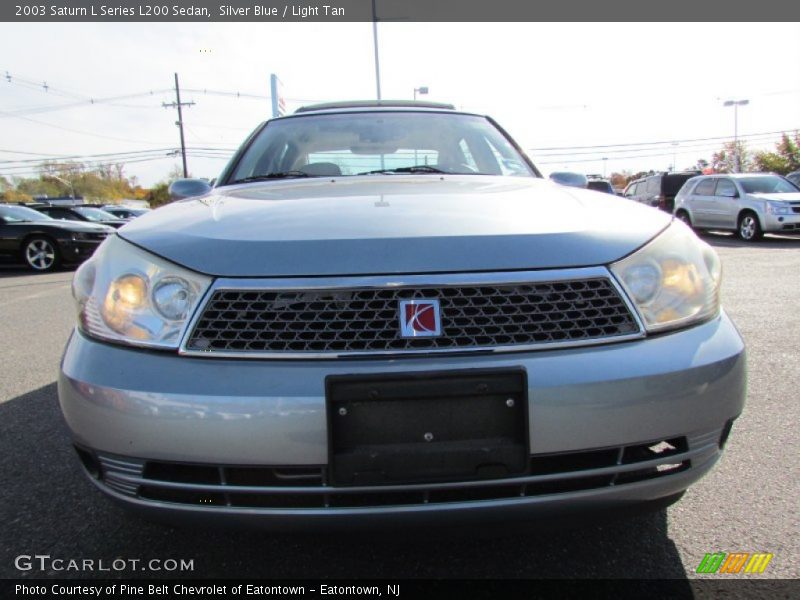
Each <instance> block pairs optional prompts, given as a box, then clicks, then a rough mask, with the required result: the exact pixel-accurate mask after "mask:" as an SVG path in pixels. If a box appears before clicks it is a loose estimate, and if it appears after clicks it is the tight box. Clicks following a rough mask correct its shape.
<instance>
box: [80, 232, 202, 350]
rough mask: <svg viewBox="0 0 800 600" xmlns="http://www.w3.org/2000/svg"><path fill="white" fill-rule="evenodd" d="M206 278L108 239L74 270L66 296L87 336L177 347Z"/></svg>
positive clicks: (130, 246)
mask: <svg viewBox="0 0 800 600" xmlns="http://www.w3.org/2000/svg"><path fill="white" fill-rule="evenodd" d="M210 283H211V278H210V277H206V276H205V275H200V274H198V273H195V272H193V271H189V270H188V269H184V268H182V267H179V266H177V265H174V264H172V263H170V262H168V261H166V260H164V259H161V258H159V257H157V256H154V255H152V254H150V253H148V252H146V251H144V250H141V249H140V248H137V247H136V246H133V245H132V244H129V243H128V242H126V241H124V240H123V239H121V238H120V237H118V236H116V235H115V236H111V237H109V238H108V239H107V240H106V241H105V242H103V244H102V245H101V246H100V248H98V250H97V251H96V252H95V254H94V256H93V257H92V258H91V259H90V260H88V261H87V262H85V263H83V264H82V265H81V266H80V268H79V269H78V270H77V271H76V272H75V277H74V278H73V281H72V294H73V296H74V297H75V301H76V302H77V304H78V310H79V314H80V317H79V318H80V327H81V329H82V330H83V331H84V332H85V333H87V334H88V335H90V336H93V337H97V338H101V339H104V340H111V341H116V342H123V343H127V344H134V345H138V346H148V347H156V348H177V347H178V344H179V343H180V339H181V336H182V335H183V332H184V329H185V327H186V324H187V322H188V320H189V318H190V317H191V315H192V313H193V312H194V309H195V308H196V307H197V304H198V302H199V301H200V299H201V298H202V296H203V294H204V293H205V291H206V290H207V289H208V286H209V285H210Z"/></svg>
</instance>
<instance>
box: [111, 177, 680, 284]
mask: <svg viewBox="0 0 800 600" xmlns="http://www.w3.org/2000/svg"><path fill="white" fill-rule="evenodd" d="M670 219H671V217H670V216H669V215H667V214H666V213H663V212H661V211H658V210H655V209H652V208H648V207H645V206H641V205H639V204H636V203H632V202H630V201H628V200H625V199H622V198H618V197H616V196H610V195H608V194H603V193H599V192H592V191H588V190H579V189H574V188H564V187H562V186H559V185H556V184H554V183H552V182H549V181H547V180H542V179H533V178H530V179H529V178H521V177H520V178H518V177H490V176H477V175H471V176H439V175H435V176H432V175H427V176H394V175H376V176H375V175H374V176H363V177H347V178H333V179H329V178H324V179H322V178H318V179H308V180H297V179H294V180H289V181H286V180H282V181H271V182H265V183H255V184H253V183H251V184H246V185H240V186H225V187H221V188H217V189H215V190H214V191H212V193H210V194H208V195H206V196H203V197H201V198H196V199H190V200H184V201H180V202H175V203H173V204H170V205H168V206H165V207H163V208H160V209H158V210H157V211H153V212H151V213H148V214H146V215H143V216H141V217H139V218H138V219H136V220H134V221H132V222H131V223H129V224H127V225H126V226H125V227H124V228H123V229H122V230H120V231H119V232H118V233H119V235H120V236H121V237H123V238H125V239H127V240H128V241H130V242H133V243H134V244H136V245H138V246H141V247H143V248H145V249H147V250H149V251H151V252H153V253H155V254H158V255H160V256H162V257H164V258H166V259H168V260H171V261H173V262H175V263H178V264H180V265H183V266H185V267H188V268H190V269H193V270H195V271H199V272H202V273H207V274H209V275H216V276H224V277H235V276H240V277H267V276H286V277H293V276H317V275H320V276H324V275H368V274H389V273H405V274H411V273H434V272H466V271H503V270H523V269H544V268H556V267H580V266H590V265H599V264H607V263H610V262H613V261H615V260H617V259H619V258H622V257H624V256H626V255H627V254H629V253H631V252H632V251H634V250H636V249H637V248H639V247H640V246H642V245H643V244H645V243H646V242H647V241H649V240H650V239H652V238H653V237H654V236H655V235H657V234H658V233H659V232H660V231H661V230H663V229H664V228H665V227H666V226H667V225H668V224H669V222H670Z"/></svg>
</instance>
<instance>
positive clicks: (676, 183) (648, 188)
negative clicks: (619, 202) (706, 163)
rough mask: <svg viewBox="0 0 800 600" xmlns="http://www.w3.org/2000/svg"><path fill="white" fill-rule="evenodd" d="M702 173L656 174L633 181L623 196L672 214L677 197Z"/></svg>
mask: <svg viewBox="0 0 800 600" xmlns="http://www.w3.org/2000/svg"><path fill="white" fill-rule="evenodd" d="M700 174H701V173H700V171H681V172H679V173H655V174H654V175H648V176H647V177H643V178H641V179H637V180H635V181H631V182H630V183H629V184H628V187H626V188H625V192H624V193H623V195H624V196H625V197H626V198H628V199H630V200H636V202H641V203H642V204H646V205H647V206H655V207H657V208H660V209H661V210H663V211H665V212H668V213H672V210H673V208H674V207H675V196H676V195H677V193H678V190H680V189H681V187H683V184H684V183H686V182H687V181H688V180H689V179H691V178H692V177H696V176H697V175H700Z"/></svg>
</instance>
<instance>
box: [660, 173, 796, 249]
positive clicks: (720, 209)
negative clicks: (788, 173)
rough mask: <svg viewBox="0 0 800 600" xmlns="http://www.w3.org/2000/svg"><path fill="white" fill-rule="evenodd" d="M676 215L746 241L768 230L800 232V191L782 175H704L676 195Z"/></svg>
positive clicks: (698, 226)
mask: <svg viewBox="0 0 800 600" xmlns="http://www.w3.org/2000/svg"><path fill="white" fill-rule="evenodd" d="M675 216H676V217H678V218H679V219H680V220H681V221H683V222H684V223H686V224H687V225H691V226H692V227H696V228H698V229H722V230H731V231H735V232H736V233H737V234H738V235H739V237H740V238H741V239H743V240H745V241H748V242H752V241H755V240H758V239H759V238H761V236H762V235H763V234H764V233H765V232H781V233H795V232H800V190H798V189H797V187H795V185H794V184H792V183H790V182H789V181H787V180H786V179H784V178H783V177H781V176H779V175H774V174H770V173H741V174H735V175H733V174H731V175H703V176H700V177H695V178H693V179H690V180H689V181H687V182H686V184H685V185H684V186H683V188H681V190H680V192H679V193H678V196H677V197H676V198H675Z"/></svg>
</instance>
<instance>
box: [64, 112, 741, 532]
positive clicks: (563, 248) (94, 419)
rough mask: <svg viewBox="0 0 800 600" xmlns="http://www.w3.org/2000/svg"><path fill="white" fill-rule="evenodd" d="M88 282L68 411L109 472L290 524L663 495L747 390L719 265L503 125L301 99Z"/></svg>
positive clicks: (118, 494) (120, 480)
mask: <svg viewBox="0 0 800 600" xmlns="http://www.w3.org/2000/svg"><path fill="white" fill-rule="evenodd" d="M192 185H194V186H195V188H197V189H198V190H199V191H200V192H203V193H202V195H200V196H198V197H189V198H185V199H183V200H181V201H178V202H174V203H173V204H171V205H169V206H166V207H164V208H160V209H158V210H156V211H153V212H152V213H149V214H147V215H144V216H142V217H140V218H139V219H137V220H135V221H133V222H132V223H130V224H128V225H126V226H125V227H123V228H121V229H120V230H118V231H117V232H116V234H115V235H113V236H112V237H111V238H109V239H108V240H107V241H106V242H105V243H104V244H103V245H102V246H101V248H100V249H99V250H98V252H97V253H96V254H95V255H94V257H93V258H92V259H91V260H90V261H89V262H87V263H85V264H84V265H83V266H82V267H81V268H80V269H79V270H78V272H77V273H76V274H75V279H74V284H73V291H74V295H75V298H76V300H77V303H78V306H79V311H80V317H79V325H78V327H77V328H76V330H75V332H74V333H73V335H72V337H71V339H70V341H69V343H68V346H67V348H66V351H65V354H64V358H63V363H62V368H61V376H60V379H59V386H58V387H59V397H60V402H61V407H62V409H63V413H64V416H65V417H66V421H67V423H68V425H69V428H70V429H71V431H72V435H73V437H74V442H75V447H76V448H77V451H78V454H79V456H80V458H81V460H82V462H83V465H84V466H85V468H86V472H87V473H88V475H89V476H90V478H91V480H92V481H93V482H94V484H95V485H96V486H97V487H99V488H100V489H101V490H103V491H104V492H105V493H106V494H108V495H109V496H111V497H112V498H114V499H115V500H117V501H119V502H121V503H123V504H124V505H126V506H128V507H132V508H138V509H140V510H141V511H144V512H145V513H146V514H150V515H151V516H156V517H158V516H161V517H166V518H167V519H170V520H172V519H177V518H178V517H181V516H183V517H190V518H197V519H201V520H204V521H208V520H209V519H210V518H212V517H213V518H218V519H223V520H225V519H227V520H228V521H229V522H231V523H233V522H250V523H252V524H263V525H264V526H266V527H272V528H282V527H285V528H300V527H311V528H315V527H322V526H326V525H331V524H345V525H346V526H348V527H350V526H353V525H358V524H359V523H361V524H367V523H368V524H369V525H371V526H372V525H376V524H384V525H390V524H395V525H396V524H403V523H411V522H435V523H448V522H452V521H454V520H458V521H459V522H463V520H464V519H466V520H482V521H493V520H507V519H531V520H535V519H537V518H541V517H550V516H552V515H555V514H570V513H571V514H575V513H576V512H577V513H585V512H587V511H590V509H601V510H604V509H613V508H615V507H617V508H619V507H630V506H631V505H634V504H637V505H638V504H645V505H650V504H656V503H661V505H663V504H667V503H669V502H671V501H674V500H676V499H677V498H679V497H680V495H681V493H682V492H683V491H684V490H686V488H687V487H688V486H689V485H691V484H692V483H693V482H695V481H697V480H698V479H700V478H701V477H702V476H703V475H704V474H706V473H707V472H708V471H709V470H710V469H711V467H712V466H713V465H714V463H715V462H716V461H717V459H718V458H719V457H720V454H721V452H722V449H723V447H724V445H725V442H726V439H727V437H728V433H729V432H730V429H731V426H732V424H733V421H734V419H735V418H736V417H737V416H738V415H739V414H740V413H741V411H742V407H743V404H744V395H745V351H744V345H743V342H742V339H741V337H740V336H739V334H738V332H737V330H736V329H735V327H734V325H733V324H732V322H731V321H730V319H729V318H728V316H727V315H726V314H725V312H723V311H722V310H721V309H720V301H719V289H720V274H721V269H720V263H719V259H718V257H717V255H716V254H715V252H714V251H713V250H712V249H711V248H710V247H709V246H708V245H707V244H705V243H703V242H702V241H700V240H699V239H698V238H697V237H696V236H695V235H694V233H693V232H692V231H691V230H689V228H688V227H687V226H686V225H684V224H683V223H681V222H679V221H676V220H673V219H672V217H671V216H670V215H667V214H665V213H664V212H662V211H658V210H654V209H652V208H649V207H644V206H640V205H636V204H633V203H631V202H628V201H625V200H624V199H620V198H615V197H612V196H609V195H607V194H600V193H596V192H591V191H588V190H579V189H574V188H566V187H562V186H559V185H557V184H555V183H553V182H550V181H547V180H546V179H543V178H542V177H541V176H540V174H539V172H538V171H537V170H536V168H535V167H534V166H533V165H532V164H531V163H530V161H529V160H528V158H527V157H526V156H525V155H524V154H523V153H522V151H521V150H520V149H519V147H518V146H517V145H516V144H515V143H514V142H513V141H512V140H511V139H510V138H509V137H508V136H507V135H506V133H505V132H504V131H503V130H502V129H500V127H499V126H498V125H497V124H496V123H494V122H493V121H492V120H491V119H489V118H486V117H483V116H479V115H474V114H466V113H461V112H457V111H455V110H453V109H452V107H449V106H448V105H434V104H429V103H428V104H424V103H414V104H409V103H383V104H381V103H349V104H329V105H317V106H313V107H307V108H304V109H300V110H299V111H297V113H295V114H294V115H291V116H287V117H281V118H277V119H274V120H271V121H269V122H267V123H266V124H264V125H262V126H261V127H259V128H258V129H257V130H256V131H255V132H254V133H253V135H251V136H250V138H249V139H248V140H247V141H246V142H245V144H244V145H243V146H242V148H241V149H240V150H239V151H238V153H237V154H236V156H235V157H234V158H233V160H232V161H231V163H230V164H229V165H228V166H227V167H226V169H225V171H224V172H223V174H222V175H221V176H220V178H219V180H218V181H217V182H216V184H215V186H214V188H213V189H209V188H208V187H207V186H206V185H205V184H203V183H201V182H198V181H190V180H187V181H183V182H178V184H176V185H175V186H174V188H173V190H174V192H175V195H176V196H180V195H187V194H189V193H190V192H189V191H188V190H189V189H190V188H191V187H192Z"/></svg>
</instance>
